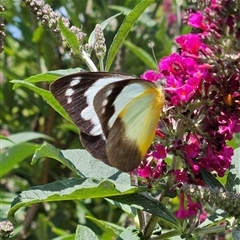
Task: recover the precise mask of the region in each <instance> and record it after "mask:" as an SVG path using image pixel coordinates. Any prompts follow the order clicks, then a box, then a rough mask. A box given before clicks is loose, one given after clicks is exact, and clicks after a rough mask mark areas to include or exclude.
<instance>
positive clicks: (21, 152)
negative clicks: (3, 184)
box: [0, 143, 39, 178]
mask: <svg viewBox="0 0 240 240" xmlns="http://www.w3.org/2000/svg"><path fill="white" fill-rule="evenodd" d="M38 147H39V145H37V144H33V143H20V144H17V145H13V146H12V147H9V148H8V149H6V150H5V151H4V152H2V153H1V159H0V166H1V171H0V178H2V177H3V176H4V175H5V174H7V173H8V172H10V171H11V170H12V169H13V168H14V166H15V165H16V164H17V163H20V162H21V161H23V160H24V159H26V158H27V157H29V156H31V155H33V154H34V152H35V151H36V149H37V148H38Z"/></svg>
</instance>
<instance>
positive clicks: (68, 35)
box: [58, 18, 80, 55]
mask: <svg viewBox="0 0 240 240" xmlns="http://www.w3.org/2000/svg"><path fill="white" fill-rule="evenodd" d="M58 27H59V29H60V31H61V33H62V35H63V36H64V37H65V39H66V41H67V43H68V45H69V47H70V48H72V49H73V51H74V53H76V54H77V55H79V46H80V42H79V41H78V38H77V36H76V35H75V34H74V33H73V32H71V31H70V30H69V28H67V27H66V26H65V25H64V24H63V22H62V18H60V19H59V21H58Z"/></svg>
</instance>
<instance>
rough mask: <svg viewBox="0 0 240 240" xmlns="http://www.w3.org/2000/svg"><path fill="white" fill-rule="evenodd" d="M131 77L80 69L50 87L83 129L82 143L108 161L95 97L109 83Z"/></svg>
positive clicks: (74, 120)
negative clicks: (95, 107)
mask: <svg viewBox="0 0 240 240" xmlns="http://www.w3.org/2000/svg"><path fill="white" fill-rule="evenodd" d="M128 78H133V77H131V76H127V75H123V74H118V73H107V72H80V73H75V74H71V75H67V76H64V77H61V78H59V79H58V80H56V81H55V82H53V83H52V84H51V86H50V90H51V92H52V94H53V95H54V97H55V98H56V99H57V101H58V102H59V103H60V104H61V105H62V106H63V108H64V109H65V110H66V112H67V113H68V114H69V116H70V117H71V119H72V120H73V122H74V123H75V124H76V126H77V127H78V128H79V129H80V130H81V135H80V139H81V142H82V144H83V146H84V147H85V148H86V149H87V150H88V151H89V152H90V153H91V154H92V156H93V157H95V158H98V159H100V160H102V161H104V162H105V163H107V164H109V161H108V159H107V155H106V136H105V133H104V131H103V129H102V126H101V123H100V121H99V117H98V115H97V114H96V111H95V109H94V106H93V101H94V97H95V96H96V94H97V93H98V92H99V91H100V90H101V89H102V88H104V87H105V86H106V85H108V84H109V83H112V82H118V81H122V80H125V79H128Z"/></svg>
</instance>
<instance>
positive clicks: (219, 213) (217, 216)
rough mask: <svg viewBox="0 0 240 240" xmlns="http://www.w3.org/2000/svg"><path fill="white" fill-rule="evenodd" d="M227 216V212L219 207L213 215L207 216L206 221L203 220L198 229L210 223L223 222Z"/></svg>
mask: <svg viewBox="0 0 240 240" xmlns="http://www.w3.org/2000/svg"><path fill="white" fill-rule="evenodd" d="M226 217H227V214H226V213H225V212H224V211H223V210H221V209H217V210H216V211H215V212H214V213H213V214H212V215H210V216H209V217H208V218H206V219H205V220H204V222H202V223H201V224H200V225H199V226H198V229H201V228H204V227H207V226H210V225H214V224H218V223H220V222H222V221H223V220H224V219H226Z"/></svg>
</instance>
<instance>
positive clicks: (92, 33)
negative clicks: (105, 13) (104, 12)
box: [88, 13, 122, 45]
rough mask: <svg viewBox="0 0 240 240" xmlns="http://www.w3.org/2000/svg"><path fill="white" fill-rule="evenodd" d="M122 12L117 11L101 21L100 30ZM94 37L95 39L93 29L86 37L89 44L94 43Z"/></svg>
mask: <svg viewBox="0 0 240 240" xmlns="http://www.w3.org/2000/svg"><path fill="white" fill-rule="evenodd" d="M121 14H122V13H117V14H115V15H113V16H112V17H109V18H108V19H106V20H105V21H103V22H102V23H101V24H100V25H101V28H102V30H104V29H105V28H106V26H107V25H108V24H109V23H110V22H111V21H112V20H113V19H114V18H116V17H117V16H119V15H121ZM95 41H96V39H95V29H94V30H93V31H92V32H91V34H90V36H89V38H88V43H89V44H90V45H94V43H95Z"/></svg>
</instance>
